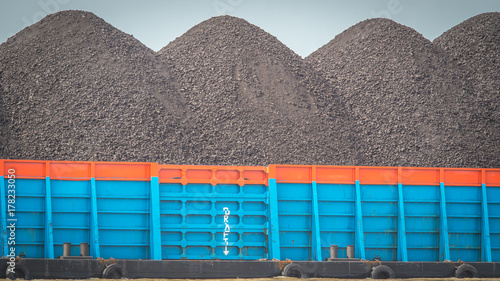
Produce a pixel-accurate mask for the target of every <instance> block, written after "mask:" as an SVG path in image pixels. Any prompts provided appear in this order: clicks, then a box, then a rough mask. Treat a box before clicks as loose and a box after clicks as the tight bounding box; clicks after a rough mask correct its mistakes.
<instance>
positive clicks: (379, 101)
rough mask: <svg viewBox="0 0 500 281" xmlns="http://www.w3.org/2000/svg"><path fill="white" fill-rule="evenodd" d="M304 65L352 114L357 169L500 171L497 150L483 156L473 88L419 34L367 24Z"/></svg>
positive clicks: (382, 22)
mask: <svg viewBox="0 0 500 281" xmlns="http://www.w3.org/2000/svg"><path fill="white" fill-rule="evenodd" d="M306 60H307V61H308V62H309V63H310V64H311V65H312V66H313V67H314V68H315V69H317V70H318V71H320V72H321V73H323V75H324V76H325V77H326V78H327V79H328V80H329V81H330V82H331V83H333V84H334V85H335V87H336V88H337V89H338V93H339V95H340V96H341V98H342V100H343V102H345V103H346V104H347V105H348V107H349V108H350V109H351V111H352V114H353V118H354V120H355V121H356V123H357V126H356V127H355V128H353V130H354V131H355V132H356V134H357V135H358V137H359V138H360V139H359V140H358V143H357V150H358V158H359V159H361V161H360V162H361V163H359V164H362V165H390V166H445V167H450V166H455V167H462V166H471V167H479V166H486V167H491V166H498V164H499V163H498V159H497V158H496V156H495V154H494V153H493V154H492V153H491V152H492V151H491V150H489V151H488V152H489V154H488V155H480V154H478V153H477V151H479V150H481V149H482V148H481V147H479V145H478V143H477V142H476V140H477V138H481V137H480V136H478V135H477V134H476V132H475V131H474V130H475V129H474V125H475V123H476V122H477V120H478V117H477V116H476V115H474V114H473V111H474V110H475V109H471V108H469V107H470V105H471V103H472V104H474V101H473V94H472V90H471V86H470V84H468V83H467V82H466V81H464V79H463V75H462V73H461V72H460V71H459V70H458V69H457V66H456V64H455V63H454V62H453V61H452V60H451V59H450V57H449V56H448V55H447V54H446V53H444V51H443V50H442V49H441V48H439V47H438V46H435V45H434V44H433V43H432V42H430V41H428V40H427V39H425V38H424V37H423V36H422V35H421V34H419V33H418V32H416V31H415V30H413V29H411V28H409V27H406V26H403V25H401V24H398V23H396V22H394V21H392V20H389V19H380V18H377V19H369V20H365V21H363V22H360V23H358V24H356V25H354V26H353V27H351V28H349V29H347V30H346V31H344V32H343V33H341V34H340V35H338V36H336V37H335V38H334V39H333V40H332V41H330V42H329V43H327V44H326V45H324V46H323V47H321V48H320V49H318V50H317V51H315V52H314V53H312V54H311V55H310V56H308V57H307V58H306ZM471 99H472V101H471ZM471 112H472V113H471ZM486 154H487V153H486ZM479 155H480V156H479Z"/></svg>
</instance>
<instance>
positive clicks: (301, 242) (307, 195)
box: [277, 183, 313, 260]
mask: <svg viewBox="0 0 500 281" xmlns="http://www.w3.org/2000/svg"><path fill="white" fill-rule="evenodd" d="M277 191H278V192H277V193H278V215H279V230H280V247H281V254H280V256H281V259H282V260H284V259H290V260H311V258H312V256H311V255H312V251H311V247H312V237H311V236H312V230H313V227H312V223H313V218H312V206H313V204H312V198H313V196H312V184H301V183H278V184H277Z"/></svg>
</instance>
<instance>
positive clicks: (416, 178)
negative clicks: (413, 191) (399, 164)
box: [401, 168, 440, 185]
mask: <svg viewBox="0 0 500 281" xmlns="http://www.w3.org/2000/svg"><path fill="white" fill-rule="evenodd" d="M439 174H440V169H438V168H402V169H401V183H402V184H406V185H439V183H440V179H439Z"/></svg>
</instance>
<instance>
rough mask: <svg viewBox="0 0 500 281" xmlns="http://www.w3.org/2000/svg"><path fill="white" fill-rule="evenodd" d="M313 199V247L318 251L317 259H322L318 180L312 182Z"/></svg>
mask: <svg viewBox="0 0 500 281" xmlns="http://www.w3.org/2000/svg"><path fill="white" fill-rule="evenodd" d="M312 200H313V202H312V203H313V204H312V206H313V210H312V211H313V228H312V234H313V238H312V240H313V241H312V242H313V243H312V247H313V253H314V252H316V254H315V255H314V258H315V259H316V260H317V261H322V260H323V259H322V257H321V235H320V228H319V207H318V188H317V186H316V181H313V182H312Z"/></svg>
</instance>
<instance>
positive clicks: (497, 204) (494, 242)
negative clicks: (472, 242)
mask: <svg viewBox="0 0 500 281" xmlns="http://www.w3.org/2000/svg"><path fill="white" fill-rule="evenodd" d="M486 196H487V198H488V215H489V223H490V225H489V227H490V244H491V259H492V261H494V262H499V261H500V186H488V187H486Z"/></svg>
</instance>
